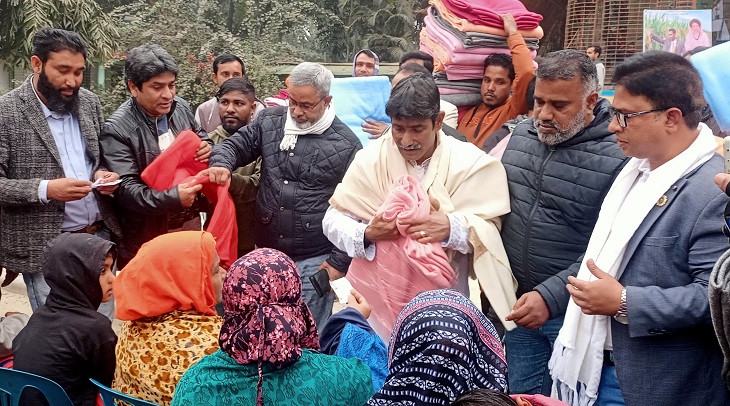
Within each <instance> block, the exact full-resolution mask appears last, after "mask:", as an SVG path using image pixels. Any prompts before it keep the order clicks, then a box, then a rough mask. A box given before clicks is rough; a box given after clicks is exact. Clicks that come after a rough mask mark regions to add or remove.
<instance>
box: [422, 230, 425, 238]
mask: <svg viewBox="0 0 730 406" xmlns="http://www.w3.org/2000/svg"><path fill="white" fill-rule="evenodd" d="M425 236H426V232H425V231H423V230H421V238H423V237H425Z"/></svg>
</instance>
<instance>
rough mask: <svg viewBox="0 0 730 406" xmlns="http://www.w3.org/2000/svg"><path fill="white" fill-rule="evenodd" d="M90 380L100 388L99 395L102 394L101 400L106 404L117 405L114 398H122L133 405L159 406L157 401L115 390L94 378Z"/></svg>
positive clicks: (106, 405) (105, 405)
mask: <svg viewBox="0 0 730 406" xmlns="http://www.w3.org/2000/svg"><path fill="white" fill-rule="evenodd" d="M89 380H90V381H91V383H93V384H94V385H96V386H97V387H98V388H99V395H101V400H102V401H103V402H104V406H116V405H115V403H114V399H117V400H121V401H122V402H126V403H128V404H130V405H132V406H149V405H152V406H157V404H156V403H152V402H148V401H146V400H142V399H137V398H135V397H132V396H129V395H125V394H124V393H122V392H118V391H115V390H114V389H112V388H109V387H107V386H104V385H102V384H100V383H99V382H97V381H95V380H93V379H89Z"/></svg>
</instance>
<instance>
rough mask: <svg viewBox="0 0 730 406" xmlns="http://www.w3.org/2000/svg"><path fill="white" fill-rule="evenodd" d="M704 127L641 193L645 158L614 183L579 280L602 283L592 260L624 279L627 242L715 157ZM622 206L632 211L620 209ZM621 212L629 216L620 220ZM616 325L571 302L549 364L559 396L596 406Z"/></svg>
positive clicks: (581, 405) (712, 141)
mask: <svg viewBox="0 0 730 406" xmlns="http://www.w3.org/2000/svg"><path fill="white" fill-rule="evenodd" d="M699 128H700V134H699V135H698V136H697V138H696V139H695V141H694V142H693V143H692V144H691V145H690V146H689V148H687V149H686V150H684V151H683V152H682V153H680V154H679V155H677V156H676V157H674V158H672V159H671V160H670V161H668V162H666V163H665V164H664V165H662V166H660V167H659V168H656V169H655V170H653V171H651V172H650V173H649V175H648V177H647V178H646V182H645V183H644V184H643V185H640V186H638V187H640V188H641V189H640V190H638V191H636V192H637V193H631V196H630V197H629V199H626V198H627V195H628V194H629V192H630V191H631V189H632V187H633V186H634V184H635V182H636V180H637V178H638V177H639V176H641V171H640V170H639V167H640V166H642V164H643V165H646V164H647V163H648V162H646V160H644V159H636V158H632V159H631V160H629V162H628V163H627V164H626V166H625V167H624V168H623V169H622V170H621V172H620V173H619V174H618V176H617V177H616V180H614V182H613V184H612V185H611V189H610V190H609V191H608V194H607V195H606V198H605V199H604V201H603V204H602V205H601V212H600V213H599V215H598V221H597V222H596V226H595V228H594V229H593V233H592V234H591V239H590V241H589V242H588V247H587V248H586V253H585V256H584V258H583V263H582V264H581V266H580V270H579V271H578V276H577V277H578V279H581V280H586V281H593V280H595V279H596V278H595V277H594V276H593V274H591V272H590V271H589V270H588V267H587V266H586V261H587V260H588V259H594V260H595V261H596V265H597V266H598V267H599V268H600V269H602V270H603V271H604V272H607V273H608V274H610V275H611V276H612V277H614V278H616V279H618V278H619V277H620V275H618V270H619V269H618V268H619V267H620V265H621V261H622V259H623V256H624V251H625V249H626V244H628V242H629V240H630V239H631V237H632V236H633V235H634V233H635V232H636V230H637V229H638V228H639V226H640V225H641V223H642V222H643V221H644V218H646V216H647V214H648V213H649V211H650V210H651V209H652V208H654V206H655V205H657V202H658V201H659V199H660V198H662V196H663V195H664V194H665V193H666V191H667V190H669V188H670V187H671V186H672V185H673V184H674V183H675V182H676V181H677V180H679V179H680V178H681V177H682V176H684V175H685V174H687V173H689V172H690V171H691V170H693V169H695V168H697V167H698V166H700V165H702V164H703V163H705V162H707V161H708V160H709V159H710V158H712V156H713V155H714V154H715V148H716V147H717V144H716V143H715V139H714V136H713V134H712V130H710V129H709V128H708V127H707V126H705V125H704V124H700V127H699ZM629 200H631V201H629ZM622 206H625V207H627V208H630V209H629V210H628V211H626V210H620V209H621V207H622ZM620 211H621V212H623V213H622V216H621V218H618V214H619V212H620ZM628 213H630V214H628ZM614 221H619V222H620V224H619V225H618V226H617V227H615V228H613V230H612V226H613V224H614ZM610 326H611V324H610V316H589V315H586V314H583V312H582V311H581V309H580V307H578V306H577V305H576V304H575V302H574V301H573V299H572V298H571V299H570V302H569V303H568V309H567V310H566V312H565V321H564V322H563V327H562V328H561V329H560V333H559V334H558V339H557V340H556V341H555V346H554V348H553V354H552V357H551V358H550V362H549V364H548V367H549V368H550V374H551V376H552V378H553V393H554V392H555V391H556V390H557V391H558V393H559V394H560V396H561V400H562V401H564V402H566V403H568V404H570V405H572V406H590V405H593V403H595V401H596V398H597V396H598V385H599V382H600V379H601V368H602V366H603V349H604V345H605V343H606V337H607V334H608V329H609V328H610Z"/></svg>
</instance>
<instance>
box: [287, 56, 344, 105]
mask: <svg viewBox="0 0 730 406" xmlns="http://www.w3.org/2000/svg"><path fill="white" fill-rule="evenodd" d="M332 79H334V75H333V74H332V72H330V71H329V69H327V68H325V67H324V66H322V65H320V64H318V63H314V62H302V63H300V64H299V65H297V66H296V67H294V69H292V71H291V75H289V83H290V84H291V85H292V86H314V88H315V89H317V94H318V95H319V97H327V96H329V94H330V85H331V84H332Z"/></svg>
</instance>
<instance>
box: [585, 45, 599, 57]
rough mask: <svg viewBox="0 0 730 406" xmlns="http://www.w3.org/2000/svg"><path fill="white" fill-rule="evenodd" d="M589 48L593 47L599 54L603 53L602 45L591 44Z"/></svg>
mask: <svg viewBox="0 0 730 406" xmlns="http://www.w3.org/2000/svg"><path fill="white" fill-rule="evenodd" d="M588 48H593V52H595V53H597V54H598V56H601V54H602V53H603V49H602V48H601V46H600V45H591V46H589V47H588Z"/></svg>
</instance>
